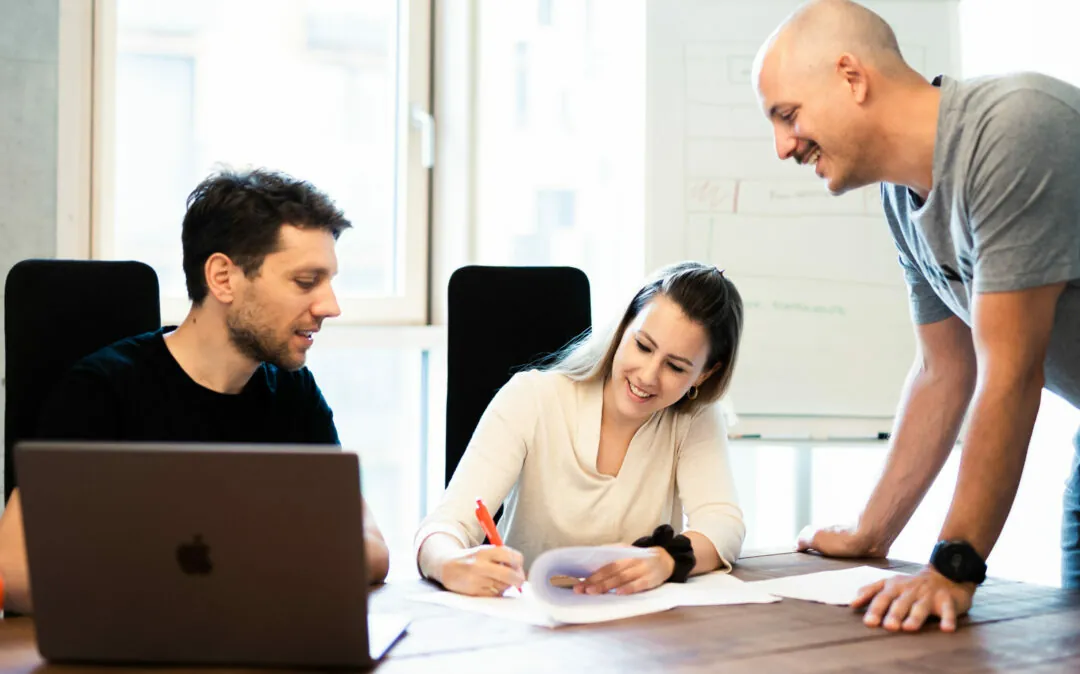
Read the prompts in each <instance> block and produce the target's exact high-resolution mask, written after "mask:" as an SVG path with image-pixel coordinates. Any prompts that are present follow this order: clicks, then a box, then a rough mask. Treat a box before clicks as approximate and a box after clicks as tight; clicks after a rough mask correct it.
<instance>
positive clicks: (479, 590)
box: [438, 545, 525, 597]
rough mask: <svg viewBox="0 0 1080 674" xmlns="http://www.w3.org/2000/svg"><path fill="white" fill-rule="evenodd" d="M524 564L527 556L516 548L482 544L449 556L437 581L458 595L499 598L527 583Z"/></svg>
mask: <svg viewBox="0 0 1080 674" xmlns="http://www.w3.org/2000/svg"><path fill="white" fill-rule="evenodd" d="M524 564H525V558H524V557H522V555H521V553H520V552H518V551H517V550H514V549H513V548H508V547H506V546H499V547H496V546H494V545H481V546H479V547H476V548H468V549H465V550H461V551H460V552H458V553H456V554H453V555H451V556H449V557H448V558H447V559H446V561H444V562H443V563H442V568H441V569H440V573H439V576H440V577H439V579H438V580H439V582H441V583H442V585H443V587H445V588H446V589H447V590H451V591H453V592H457V593H458V594H467V595H471V596H474V597H499V596H502V593H503V592H506V589H507V588H509V587H521V584H522V583H524V582H525V571H524V569H523V566H524Z"/></svg>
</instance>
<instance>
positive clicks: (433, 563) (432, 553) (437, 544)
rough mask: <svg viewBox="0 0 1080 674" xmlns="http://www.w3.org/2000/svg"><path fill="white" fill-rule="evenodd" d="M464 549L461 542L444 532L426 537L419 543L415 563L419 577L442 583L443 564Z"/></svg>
mask: <svg viewBox="0 0 1080 674" xmlns="http://www.w3.org/2000/svg"><path fill="white" fill-rule="evenodd" d="M464 549H465V546H464V545H462V544H461V541H459V540H458V539H457V538H455V537H454V536H451V535H450V534H448V533H446V532H443V531H436V532H435V533H433V534H430V535H428V537H427V538H425V539H424V540H423V542H421V543H420V550H419V552H418V553H417V559H416V562H417V565H418V566H419V567H420V575H421V576H423V577H424V578H430V579H431V580H434V581H436V582H438V583H442V567H443V564H444V563H445V562H446V560H447V558H449V557H451V556H452V555H454V554H456V553H458V552H461V551H462V550H464Z"/></svg>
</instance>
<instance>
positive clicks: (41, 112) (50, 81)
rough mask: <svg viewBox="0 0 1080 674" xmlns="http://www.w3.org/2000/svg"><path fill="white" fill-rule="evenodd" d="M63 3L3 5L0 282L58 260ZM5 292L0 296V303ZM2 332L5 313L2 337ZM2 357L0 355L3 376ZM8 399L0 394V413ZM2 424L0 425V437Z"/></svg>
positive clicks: (5, 1)
mask: <svg viewBox="0 0 1080 674" xmlns="http://www.w3.org/2000/svg"><path fill="white" fill-rule="evenodd" d="M59 20H60V10H59V0H0V204H3V207H2V208H0V277H2V278H3V279H6V278H7V273H8V271H9V270H10V269H11V267H12V266H13V265H14V264H15V263H16V262H18V261H19V260H22V259H24V258H28V257H52V256H54V255H55V254H56V168H57V166H56V164H57V160H56V154H57V144H56V143H57V64H58V51H59ZM2 295H3V292H2V291H0V299H2ZM3 327H4V318H3V308H2V305H0V334H2V330H3ZM3 372H4V369H3V354H2V353H0V374H2V373H3ZM3 403H4V391H3V389H0V408H3ZM2 428H3V419H2V417H0V429H2Z"/></svg>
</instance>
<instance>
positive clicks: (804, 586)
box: [746, 566, 901, 606]
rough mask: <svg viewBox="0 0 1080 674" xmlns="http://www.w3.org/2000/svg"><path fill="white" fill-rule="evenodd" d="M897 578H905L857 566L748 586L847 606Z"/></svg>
mask: <svg viewBox="0 0 1080 674" xmlns="http://www.w3.org/2000/svg"><path fill="white" fill-rule="evenodd" d="M897 575H901V574H899V573H898V572H897V571H890V570H889V569H879V568H877V567H873V566H853V567H851V568H850V569H840V570H839V571H820V572H818V573H807V574H803V575H801V576H787V577H784V578H773V579H771V580H759V581H754V582H752V583H747V584H746V585H747V586H749V587H752V588H754V589H756V590H759V591H762V592H767V593H769V594H775V595H779V596H781V597H790V598H791V599H804V600H806V601H816V602H820V603H822V604H835V605H837V606H847V605H848V604H850V603H851V602H852V600H854V599H855V597H856V595H857V594H858V592H859V590H860V589H862V588H863V587H865V586H867V585H870V584H871V583H876V582H877V581H879V580H882V579H884V578H891V577H893V576H897Z"/></svg>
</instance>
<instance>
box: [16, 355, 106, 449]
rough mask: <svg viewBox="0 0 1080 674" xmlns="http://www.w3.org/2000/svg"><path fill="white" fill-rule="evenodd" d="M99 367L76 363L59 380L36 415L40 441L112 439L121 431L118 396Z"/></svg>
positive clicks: (90, 363)
mask: <svg viewBox="0 0 1080 674" xmlns="http://www.w3.org/2000/svg"><path fill="white" fill-rule="evenodd" d="M115 383H116V382H115V381H114V380H112V379H111V378H110V377H109V375H108V373H107V372H106V371H105V370H104V369H103V368H102V367H100V365H98V364H96V363H93V362H87V361H83V362H80V363H77V364H76V365H75V366H74V367H73V368H72V369H71V370H70V371H68V373H67V374H66V375H65V376H64V377H63V378H61V380H60V381H59V382H58V383H57V385H56V387H55V388H54V389H53V390H52V392H51V393H50V395H49V396H48V397H47V398H46V399H45V402H44V404H43V405H42V408H41V411H40V413H39V414H38V424H37V432H36V436H37V437H38V438H39V439H42V440H114V439H116V437H117V436H118V434H119V432H120V428H119V424H120V420H119V417H118V415H117V410H118V405H119V403H120V401H119V394H118V393H117V390H116V388H115Z"/></svg>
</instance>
